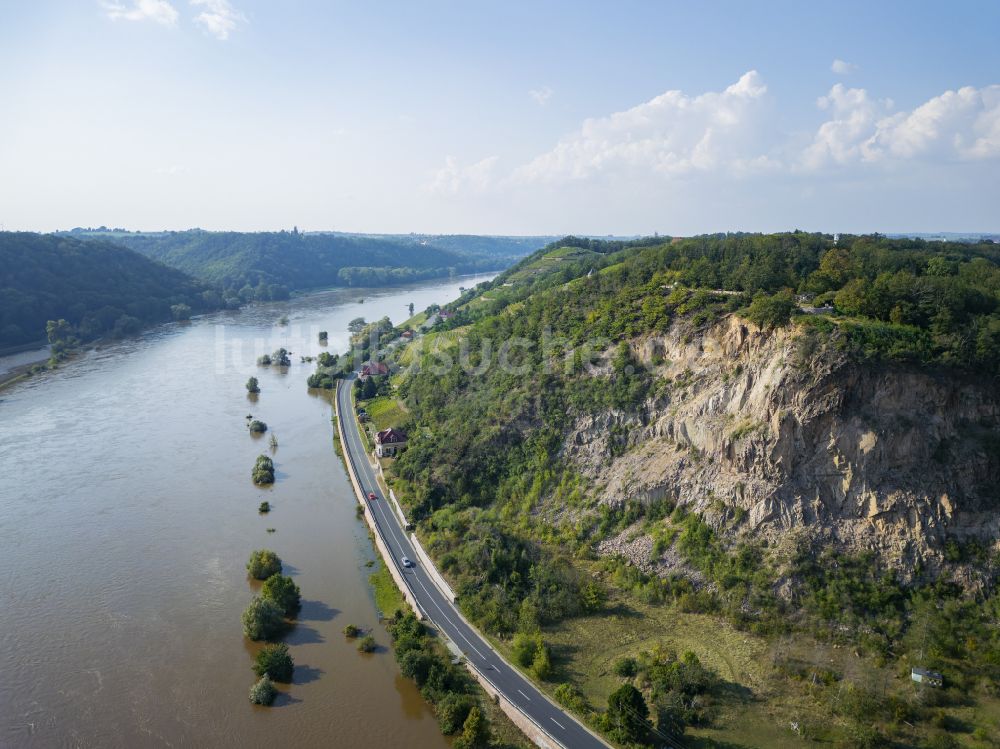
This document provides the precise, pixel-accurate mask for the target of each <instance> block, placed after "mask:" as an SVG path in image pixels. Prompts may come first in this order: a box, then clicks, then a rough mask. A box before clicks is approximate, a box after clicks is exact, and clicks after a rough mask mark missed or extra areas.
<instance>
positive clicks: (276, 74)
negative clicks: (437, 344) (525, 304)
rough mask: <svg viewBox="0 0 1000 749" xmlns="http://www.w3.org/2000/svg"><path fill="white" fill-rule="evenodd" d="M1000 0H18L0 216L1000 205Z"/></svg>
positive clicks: (870, 219) (972, 212)
mask: <svg viewBox="0 0 1000 749" xmlns="http://www.w3.org/2000/svg"><path fill="white" fill-rule="evenodd" d="M998 31H1000V4H998V3H995V2H985V1H984V2H949V3H930V2H914V1H910V2H878V3H872V2H863V3H862V2H857V3H854V2H838V3H824V4H820V3H804V2H760V3H746V2H686V3H680V2H652V1H650V2H643V3H639V2H614V3H601V4H598V3H583V2H530V3H529V2H524V3H516V2H484V1H483V2H480V1H478V0H476V1H474V2H468V0H466V2H427V1H424V0H422V1H421V2H417V3H415V2H379V3H359V2H354V3H347V2H337V1H332V0H331V1H326V2H314V1H312V0H281V1H280V2H279V1H278V0H38V1H37V2H30V3H27V2H25V3H16V2H7V3H3V4H2V5H0V102H2V105H0V107H2V110H0V111H2V114H3V116H2V117H0V177H2V179H0V224H3V226H5V227H6V228H8V229H33V230H51V229H57V228H70V227H72V226H77V225H84V226H86V225H98V224H107V225H115V226H126V227H128V228H132V229H147V230H153V229H162V228H186V227H191V226H201V227H204V228H210V229H241V230H256V229H276V228H283V227H290V226H292V225H298V226H299V227H301V228H305V229H309V230H318V229H340V230H345V231H371V232H382V231H386V232H388V231H393V232H406V231H426V232H477V233H504V234H525V233H545V234H560V233H569V232H576V233H588V234H608V233H615V234H633V233H651V232H653V231H659V232H661V233H665V234H691V233H696V232H706V231H721V230H736V229H745V230H778V229H791V228H803V229H816V230H826V231H875V230H878V231H939V230H954V231H963V230H967V231H998V230H1000V218H998V217H1000V211H998V209H997V206H998V205H1000V44H998V37H997V34H998Z"/></svg>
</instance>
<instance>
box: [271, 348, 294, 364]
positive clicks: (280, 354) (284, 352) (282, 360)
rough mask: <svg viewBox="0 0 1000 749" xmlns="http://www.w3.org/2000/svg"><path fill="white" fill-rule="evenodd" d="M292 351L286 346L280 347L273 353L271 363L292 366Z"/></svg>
mask: <svg viewBox="0 0 1000 749" xmlns="http://www.w3.org/2000/svg"><path fill="white" fill-rule="evenodd" d="M291 353H292V352H291V351H289V350H288V349H286V348H279V349H278V350H277V351H275V352H274V353H273V354H271V363H272V364H277V365H278V366H279V367H290V366H292V359H291V357H290V356H289V354H291Z"/></svg>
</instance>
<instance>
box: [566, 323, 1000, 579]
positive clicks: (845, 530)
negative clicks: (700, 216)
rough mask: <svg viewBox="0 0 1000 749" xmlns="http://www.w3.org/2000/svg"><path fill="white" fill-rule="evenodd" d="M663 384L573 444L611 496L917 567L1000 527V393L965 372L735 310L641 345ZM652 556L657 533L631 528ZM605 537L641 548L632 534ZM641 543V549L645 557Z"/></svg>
mask: <svg viewBox="0 0 1000 749" xmlns="http://www.w3.org/2000/svg"><path fill="white" fill-rule="evenodd" d="M635 349H636V353H637V354H638V355H639V356H640V358H641V359H643V360H644V361H647V362H650V363H652V362H660V361H662V362H663V363H660V364H658V365H656V366H655V367H654V369H655V372H656V376H657V396H656V397H654V398H651V399H650V400H648V401H647V402H646V404H645V405H644V407H643V408H641V409H639V411H638V412H637V413H631V414H626V413H616V412H605V413H602V414H599V415H598V416H594V417H586V418H581V419H579V420H578V421H577V422H576V423H575V425H574V428H573V430H572V432H571V433H570V434H569V436H568V438H567V440H566V442H565V447H564V452H565V456H566V457H567V458H568V459H569V460H570V461H571V462H572V463H573V464H575V466H576V467H577V469H578V470H579V471H581V472H582V473H583V474H585V475H586V476H588V477H589V478H590V479H592V480H593V482H594V485H595V486H596V487H597V491H598V494H599V497H600V499H601V501H603V502H608V503H612V504H614V503H620V502H623V501H626V500H640V501H654V500H657V499H660V498H664V497H667V498H670V499H672V500H674V501H676V502H677V503H679V504H684V505H688V506H689V507H690V508H691V509H693V510H696V511H698V512H700V513H702V515H703V517H704V518H705V520H706V521H707V522H709V523H710V524H712V525H714V526H715V527H716V528H717V530H719V531H720V532H723V533H724V534H729V535H731V536H739V535H744V534H750V535H752V536H754V537H756V538H763V539H767V540H768V541H769V542H771V543H770V544H769V545H770V546H771V547H772V548H775V547H780V545H781V543H782V542H783V541H785V540H787V539H788V538H789V537H790V536H794V537H800V538H801V537H803V536H805V537H807V538H809V539H813V540H820V541H823V542H829V543H833V544H835V545H836V546H838V547H839V548H842V549H844V550H846V551H852V552H857V551H863V550H867V551H873V552H875V553H876V554H877V556H878V557H879V558H880V559H881V560H883V561H884V562H886V563H887V564H889V565H891V566H893V567H894V568H896V569H897V570H898V571H899V572H900V573H901V575H902V576H903V577H904V579H906V578H911V577H913V575H914V574H915V571H916V570H918V569H923V570H924V571H925V573H926V574H939V573H941V572H942V571H944V572H945V573H946V574H948V575H949V576H952V577H955V578H956V579H959V580H960V581H961V582H963V583H965V584H967V585H971V586H976V585H977V584H978V583H979V582H981V581H980V580H979V579H978V576H977V570H976V569H975V567H974V565H969V564H966V565H964V566H963V565H946V564H945V563H944V562H945V543H946V542H947V541H948V540H954V541H955V542H957V543H958V544H962V543H966V542H968V541H969V540H971V539H976V540H981V541H985V542H986V543H987V544H988V545H991V546H992V545H993V544H995V543H996V539H997V538H1000V393H998V388H997V386H996V384H995V383H990V382H984V381H975V380H972V379H970V378H966V377H964V376H962V375H959V374H956V373H953V372H949V373H931V372H922V371H917V370H915V369H905V368H903V367H897V366H888V365H887V366H870V365H859V364H856V363H852V362H851V361H849V360H848V358H847V357H846V356H844V355H843V354H841V353H839V351H838V350H837V348H836V346H834V345H832V344H831V342H830V341H821V340H817V339H816V338H815V334H813V335H812V336H810V335H806V334H804V333H803V332H802V330H801V329H800V328H796V327H794V326H793V327H791V328H787V329H783V330H779V331H777V332H768V331H764V330H761V329H759V328H756V327H755V326H754V325H752V324H750V323H748V322H746V321H743V320H740V319H738V318H735V317H730V318H728V319H726V320H724V321H723V322H721V323H718V324H716V325H714V326H713V327H711V328H710V329H708V330H707V331H700V332H697V331H692V330H690V329H688V328H685V326H684V325H683V324H677V325H675V326H674V328H673V329H672V330H671V332H670V334H668V335H666V336H663V337H658V338H649V339H645V340H642V341H637V342H635ZM629 539H630V544H631V546H632V547H637V548H639V550H640V551H639V552H638V556H639V557H642V554H643V553H645V554H646V557H645V559H637V561H641V562H642V563H643V564H644V566H653V567H660V568H662V569H666V568H669V567H670V566H671V560H670V556H671V553H672V552H671V551H670V550H668V551H667V553H666V555H665V556H664V557H662V558H660V559H652V560H651V559H649V556H648V550H649V549H650V548H651V544H650V543H649V541H648V539H643V538H641V537H640V538H636V537H635V536H634V534H633V535H632V536H630V537H629ZM618 541H619V542H620V543H616V542H615V541H612V542H610V543H608V544H605V546H604V550H605V551H608V552H611V551H619V552H620V551H626V553H629V552H628V550H626V549H623V548H622V543H624V537H623V538H622V539H618ZM630 555H631V554H630Z"/></svg>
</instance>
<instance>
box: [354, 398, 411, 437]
mask: <svg viewBox="0 0 1000 749" xmlns="http://www.w3.org/2000/svg"><path fill="white" fill-rule="evenodd" d="M364 407H365V409H366V410H367V411H368V416H369V418H371V424H372V426H374V427H375V429H376V430H377V431H382V430H383V429H388V428H389V427H398V426H399V425H400V424H401V423H403V422H404V421H405V420H406V417H407V412H406V410H405V408H404V407H403V405H402V404H401V403H400V402H399V401H398V400H396V399H395V398H393V397H391V396H380V397H378V398H372V399H371V400H369V401H365V403H364Z"/></svg>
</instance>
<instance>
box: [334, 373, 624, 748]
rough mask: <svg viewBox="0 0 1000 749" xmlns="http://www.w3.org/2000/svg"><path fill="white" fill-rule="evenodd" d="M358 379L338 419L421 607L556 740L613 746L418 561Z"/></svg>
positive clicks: (343, 396)
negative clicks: (375, 463) (381, 468)
mask: <svg viewBox="0 0 1000 749" xmlns="http://www.w3.org/2000/svg"><path fill="white" fill-rule="evenodd" d="M353 384H354V383H353V379H349V380H345V381H344V383H343V384H342V386H341V387H339V388H338V392H337V418H338V419H340V426H341V430H342V431H343V434H344V437H345V440H346V443H347V444H345V445H344V448H345V450H346V453H347V455H348V459H349V461H348V462H349V464H350V465H351V466H353V468H354V471H355V475H356V476H357V479H358V483H359V484H360V485H361V487H362V489H363V490H364V492H365V493H366V495H367V493H368V492H374V493H375V496H376V497H378V499H376V500H375V501H370V500H368V499H367V498H364V501H365V502H367V503H368V504H369V505H370V507H371V509H372V516H373V517H374V518H375V522H376V524H377V525H378V527H379V530H380V531H381V535H382V539H383V540H384V541H385V544H386V546H387V547H388V548H389V551H390V553H391V554H392V561H393V563H394V564H395V565H396V569H398V570H399V572H400V573H402V575H403V579H404V580H405V582H406V585H407V587H408V588H409V589H410V592H411V593H412V594H413V597H414V598H415V599H416V601H417V603H418V604H419V605H420V608H422V609H423V612H424V614H425V615H426V616H427V618H428V619H430V620H431V622H433V623H434V625H435V626H436V627H437V628H439V629H440V630H441V631H442V632H444V634H445V635H447V637H448V638H449V639H450V640H451V641H452V642H453V643H455V645H457V646H458V648H459V649H460V650H461V651H462V653H463V654H464V655H465V658H466V660H468V661H469V663H471V664H472V665H473V666H474V667H475V668H476V670H477V671H479V672H480V673H481V674H483V676H485V677H486V679H487V680H488V681H489V682H490V683H491V684H493V686H494V688H495V689H496V691H498V692H500V693H501V694H503V696H504V697H506V698H507V700H509V701H510V702H512V703H513V704H514V705H516V706H517V707H519V708H520V709H521V710H522V711H523V712H524V713H525V714H526V715H528V716H529V717H530V719H531V720H532V721H534V723H535V725H537V726H539V727H540V728H542V730H543V731H544V732H545V733H546V734H548V735H549V737H550V738H551V739H554V740H555V742H557V743H558V744H561V745H562V746H564V747H566V748H567V749H608V745H607V744H605V743H604V742H603V741H601V740H600V739H598V738H597V737H596V736H595V735H594V734H592V733H591V732H590V731H588V730H587V729H586V728H584V727H583V726H582V725H581V724H580V723H579V722H577V720H576V719H575V718H573V717H572V716H570V715H568V714H567V713H566V712H565V711H563V710H561V709H560V708H559V707H557V706H556V705H555V704H554V703H552V702H550V701H549V700H548V699H547V698H546V697H545V696H544V695H543V694H542V693H541V692H540V691H539V690H538V689H537V688H536V687H535V686H534V685H533V684H532V683H531V682H530V681H528V680H527V679H526V678H525V677H524V676H522V675H521V673H520V672H518V671H516V670H514V669H513V668H512V667H511V666H509V665H508V664H507V663H505V662H504V660H503V659H502V658H500V657H499V656H498V655H497V653H496V652H495V651H494V650H493V648H492V647H490V645H489V643H487V642H486V641H485V640H484V639H483V638H482V636H481V635H480V634H479V633H478V632H477V631H476V630H475V629H473V628H472V627H471V626H469V624H468V623H467V622H466V621H465V620H464V619H463V618H462V617H461V616H460V615H459V613H458V610H457V609H456V607H455V604H454V603H452V602H451V601H450V600H448V598H446V597H445V596H444V595H443V594H442V593H441V591H440V590H439V589H438V588H437V586H436V585H434V583H433V582H432V581H431V578H430V576H429V575H428V574H427V572H426V571H425V570H423V569H422V568H421V566H420V564H419V562H418V561H417V559H418V557H417V555H416V554H415V553H414V551H413V546H412V544H411V543H410V539H409V537H408V536H407V535H406V531H405V530H404V529H403V527H402V526H401V525H400V523H399V518H397V517H396V513H394V512H393V511H392V509H391V508H390V507H389V506H388V502H389V500H387V499H386V497H385V495H383V493H382V490H381V489H380V488H379V485H378V482H377V481H376V480H375V472H374V469H373V468H372V465H371V463H370V462H369V461H368V456H367V451H366V449H365V444H364V442H363V441H362V438H361V434H360V432H359V427H358V420H357V419H356V418H354V409H353V407H352V404H351V386H352V385H353ZM404 555H405V556H406V557H408V558H409V559H410V560H413V564H414V566H413V567H409V568H406V567H403V565H402V563H401V561H400V560H401V558H402V557H403V556H404Z"/></svg>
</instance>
